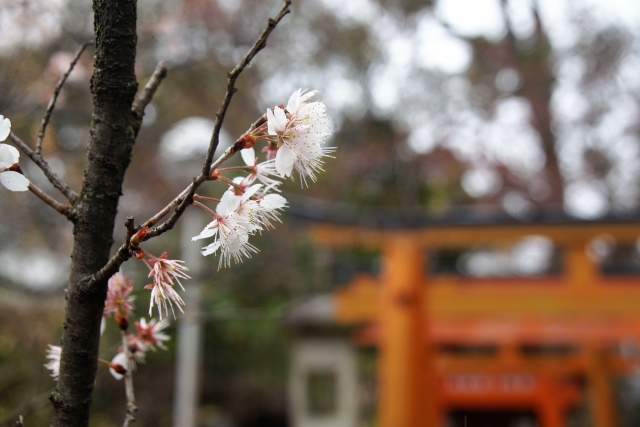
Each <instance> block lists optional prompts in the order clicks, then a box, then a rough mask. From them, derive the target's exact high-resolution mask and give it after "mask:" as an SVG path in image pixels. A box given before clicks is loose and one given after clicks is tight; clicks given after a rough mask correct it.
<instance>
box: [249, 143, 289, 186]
mask: <svg viewBox="0 0 640 427" xmlns="http://www.w3.org/2000/svg"><path fill="white" fill-rule="evenodd" d="M240 156H242V160H244V163H245V164H246V165H247V166H252V167H253V171H252V172H251V174H249V176H247V177H246V178H245V180H246V181H247V182H248V183H249V184H252V183H253V182H255V181H256V180H258V181H260V182H261V183H263V184H264V185H266V186H272V187H273V189H274V191H280V190H279V189H278V187H277V186H278V185H279V184H280V181H277V180H275V179H273V178H271V177H272V176H276V175H277V173H278V171H277V170H276V161H275V160H274V159H271V160H267V161H265V162H262V163H258V158H257V157H256V152H255V150H254V149H253V147H252V148H245V149H244V150H241V151H240Z"/></svg>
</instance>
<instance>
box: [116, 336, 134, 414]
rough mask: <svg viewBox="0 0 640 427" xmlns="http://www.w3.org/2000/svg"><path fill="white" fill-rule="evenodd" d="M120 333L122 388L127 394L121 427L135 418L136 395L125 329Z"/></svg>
mask: <svg viewBox="0 0 640 427" xmlns="http://www.w3.org/2000/svg"><path fill="white" fill-rule="evenodd" d="M120 333H121V334H122V351H123V352H124V360H126V363H127V366H126V368H127V372H125V373H124V389H125V393H126V395H127V412H126V415H125V417H124V422H123V423H122V427H129V426H130V425H131V423H132V422H135V420H136V411H137V410H138V407H137V406H136V395H135V391H134V389H133V369H132V368H133V363H134V362H133V361H132V360H131V352H130V351H129V339H128V337H127V331H126V330H122V329H121V330H120Z"/></svg>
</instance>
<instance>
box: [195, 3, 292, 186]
mask: <svg viewBox="0 0 640 427" xmlns="http://www.w3.org/2000/svg"><path fill="white" fill-rule="evenodd" d="M289 6H291V0H284V2H283V3H282V7H281V8H280V11H279V12H278V14H277V15H276V16H275V18H269V21H268V22H267V26H266V27H265V29H264V30H263V31H262V34H260V37H258V39H257V40H256V42H255V43H254V44H253V46H251V49H249V52H247V54H246V55H245V56H244V58H242V60H240V62H239V63H238V65H236V66H235V68H234V69H233V70H231V72H230V73H229V75H228V78H227V91H226V93H225V94H224V99H223V100H222V105H221V106H220V109H219V110H218V112H217V113H216V124H215V126H214V128H213V135H212V136H211V142H210V143H209V151H207V157H206V158H205V161H204V165H203V167H202V174H201V175H204V176H209V173H210V171H211V162H212V161H213V155H214V153H215V152H216V148H218V142H219V138H220V130H221V129H222V122H223V121H224V116H225V114H226V113H227V109H228V108H229V103H230V102H231V98H232V97H233V94H234V93H236V91H237V90H238V89H236V87H235V83H236V79H237V78H238V76H239V75H240V73H242V71H243V70H244V69H245V68H246V67H247V65H249V63H250V62H251V60H252V59H253V58H254V57H255V56H256V55H257V54H258V52H260V51H261V50H262V49H264V48H265V46H266V45H267V39H268V38H269V35H270V34H271V32H272V31H273V29H274V28H276V25H278V23H279V22H280V21H281V20H282V18H284V17H285V16H286V15H287V14H288V13H289V12H291V11H290V10H289Z"/></svg>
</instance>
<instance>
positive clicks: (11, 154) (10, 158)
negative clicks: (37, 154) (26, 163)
mask: <svg viewBox="0 0 640 427" xmlns="http://www.w3.org/2000/svg"><path fill="white" fill-rule="evenodd" d="M18 160H20V152H19V151H18V150H17V149H16V147H12V146H11V145H7V144H0V168H9V167H11V165H14V164H16V163H18Z"/></svg>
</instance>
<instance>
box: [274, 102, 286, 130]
mask: <svg viewBox="0 0 640 427" xmlns="http://www.w3.org/2000/svg"><path fill="white" fill-rule="evenodd" d="M273 113H274V115H275V118H276V131H278V132H284V130H285V128H286V127H287V115H286V114H285V113H284V110H283V109H282V108H280V107H276V108H274V109H273Z"/></svg>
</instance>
